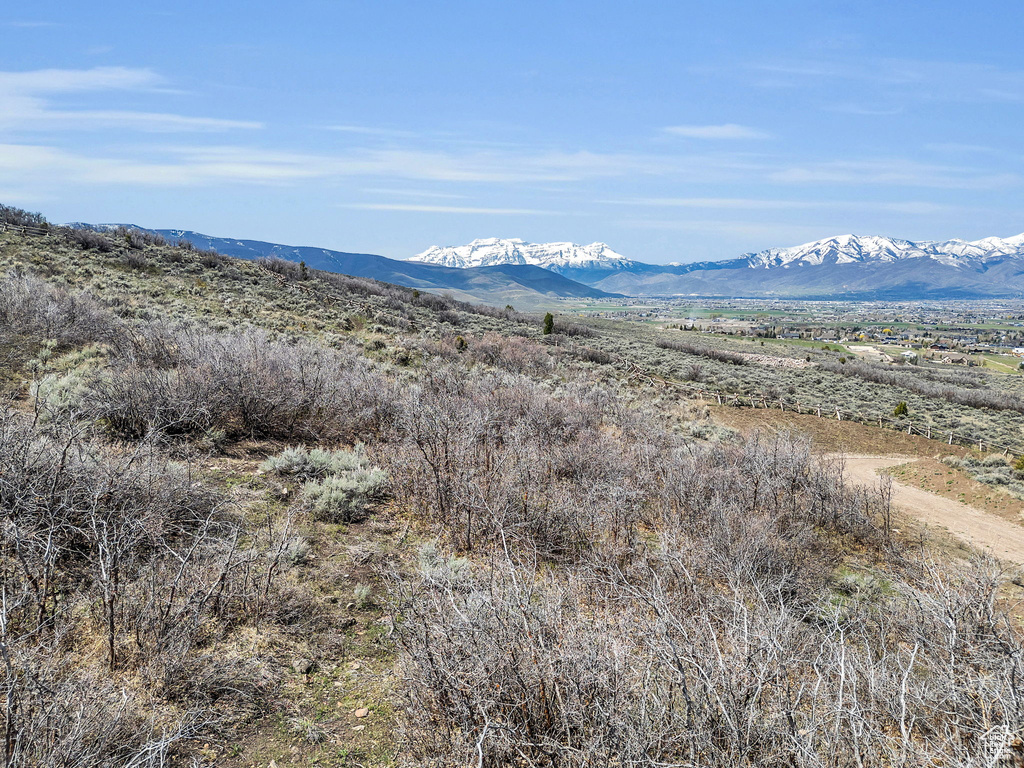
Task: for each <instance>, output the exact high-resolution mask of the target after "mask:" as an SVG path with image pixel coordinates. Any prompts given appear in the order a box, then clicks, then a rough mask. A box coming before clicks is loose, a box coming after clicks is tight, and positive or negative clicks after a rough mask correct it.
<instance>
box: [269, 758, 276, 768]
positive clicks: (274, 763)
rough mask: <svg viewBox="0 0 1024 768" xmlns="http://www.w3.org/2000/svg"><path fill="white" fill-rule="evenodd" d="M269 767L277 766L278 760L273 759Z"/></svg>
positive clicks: (274, 767)
mask: <svg viewBox="0 0 1024 768" xmlns="http://www.w3.org/2000/svg"><path fill="white" fill-rule="evenodd" d="M267 768H277V760H271V761H270V762H269V763H267Z"/></svg>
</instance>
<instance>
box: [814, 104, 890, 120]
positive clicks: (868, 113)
mask: <svg viewBox="0 0 1024 768" xmlns="http://www.w3.org/2000/svg"><path fill="white" fill-rule="evenodd" d="M826 109H827V110H828V111H829V112H838V113H839V114H842V115H861V116H863V117H892V116H893V115H901V114H903V113H904V111H905V110H904V108H903V107H877V106H876V107H865V106H863V105H861V104H836V105H834V106H831V107H826Z"/></svg>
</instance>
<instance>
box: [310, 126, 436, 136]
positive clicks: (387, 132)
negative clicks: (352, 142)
mask: <svg viewBox="0 0 1024 768" xmlns="http://www.w3.org/2000/svg"><path fill="white" fill-rule="evenodd" d="M324 130H325V131H337V132H338V133H355V134H359V135H361V136H379V137H382V138H392V139H411V138H414V137H415V136H416V135H417V134H416V133H414V132H413V131H403V130H399V129H396V128H375V127H371V126H366V125H326V126H324Z"/></svg>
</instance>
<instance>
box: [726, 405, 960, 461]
mask: <svg viewBox="0 0 1024 768" xmlns="http://www.w3.org/2000/svg"><path fill="white" fill-rule="evenodd" d="M708 411H709V412H710V414H711V417H712V418H713V419H714V420H715V421H716V422H718V423H719V424H722V425H724V426H727V427H732V428H733V429H737V430H739V431H740V432H743V433H745V434H748V433H750V432H753V431H754V430H756V429H761V430H765V429H768V430H775V431H782V430H790V431H793V432H801V433H804V434H806V435H808V436H809V437H810V438H811V440H812V441H813V442H814V446H815V448H817V449H818V450H819V451H823V452H828V453H851V454H854V453H856V454H872V455H880V454H886V455H896V454H900V455H904V456H914V457H923V456H927V457H936V456H950V455H952V456H967V455H969V454H971V453H972V452H971V450H970V449H968V448H964V447H963V446H958V445H947V444H945V443H944V442H942V441H940V440H928V439H927V438H924V437H921V436H920V435H908V434H906V433H905V432H896V431H894V430H891V429H879V428H878V427H872V426H868V425H867V424H858V423H856V422H853V421H839V420H837V419H834V418H819V417H817V416H814V415H812V414H807V413H804V414H799V413H793V412H792V411H780V410H778V409H775V410H772V409H762V408H736V407H734V406H726V405H710V406H708Z"/></svg>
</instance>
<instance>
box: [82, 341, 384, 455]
mask: <svg viewBox="0 0 1024 768" xmlns="http://www.w3.org/2000/svg"><path fill="white" fill-rule="evenodd" d="M147 330H149V329H148V328H146V329H143V330H142V331H140V333H142V334H143V335H144V336H145V334H146V331H147ZM152 331H153V335H154V336H156V337H157V338H156V339H155V340H153V343H152V344H148V343H143V344H139V345H136V348H141V349H142V350H143V351H142V352H141V353H137V352H134V351H132V350H129V351H128V352H127V353H126V354H124V355H122V356H120V357H119V358H118V359H117V360H115V361H114V362H113V364H112V365H111V367H110V368H109V369H108V371H107V372H105V374H104V375H103V376H102V377H100V378H99V379H98V380H97V381H96V382H95V384H94V386H93V388H92V392H91V394H90V397H89V400H90V402H91V404H92V406H93V408H94V411H95V415H96V417H97V418H98V419H99V420H101V422H102V423H104V424H105V425H106V426H107V428H108V429H109V430H110V432H112V433H113V434H116V435H119V436H122V437H127V438H137V437H140V436H143V435H146V434H149V433H151V432H157V431H158V432H162V433H165V434H170V435H174V434H180V435H194V434H198V433H202V432H205V431H206V430H209V429H221V430H223V431H224V432H225V433H226V434H227V435H228V436H229V437H232V438H241V437H254V438H274V439H284V440H287V439H293V440H294V439H299V440H351V439H354V438H357V437H360V436H362V435H367V434H375V433H376V432H378V431H379V430H381V429H382V428H384V426H385V425H386V424H387V423H388V422H389V421H390V420H391V419H392V418H393V415H394V406H395V401H396V399H397V398H396V397H395V395H394V386H393V384H391V383H390V382H389V381H388V380H387V379H385V378H384V377H383V376H381V375H380V374H379V373H378V372H377V371H376V370H375V369H374V367H373V366H372V365H371V364H370V363H369V362H368V361H367V360H366V359H365V358H363V357H361V356H359V355H357V354H356V353H355V351H353V350H345V349H327V348H324V347H322V346H320V345H318V344H316V343H314V342H312V341H305V340H300V341H296V342H294V343H289V342H286V341H283V340H279V339H275V338H273V337H271V336H270V335H269V334H267V333H265V332H263V331H256V330H250V331H239V332H230V333H207V332H203V331H200V330H196V329H185V330H177V331H172V332H170V333H169V336H170V338H164V336H167V335H168V332H167V331H165V330H161V329H160V328H159V326H152ZM144 341H145V342H149V341H150V340H149V339H145V340H144ZM152 349H156V350H157V351H158V354H160V355H164V354H166V357H165V358H164V359H163V360H161V359H160V358H157V359H154V356H153V355H152V354H151V350H152Z"/></svg>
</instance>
